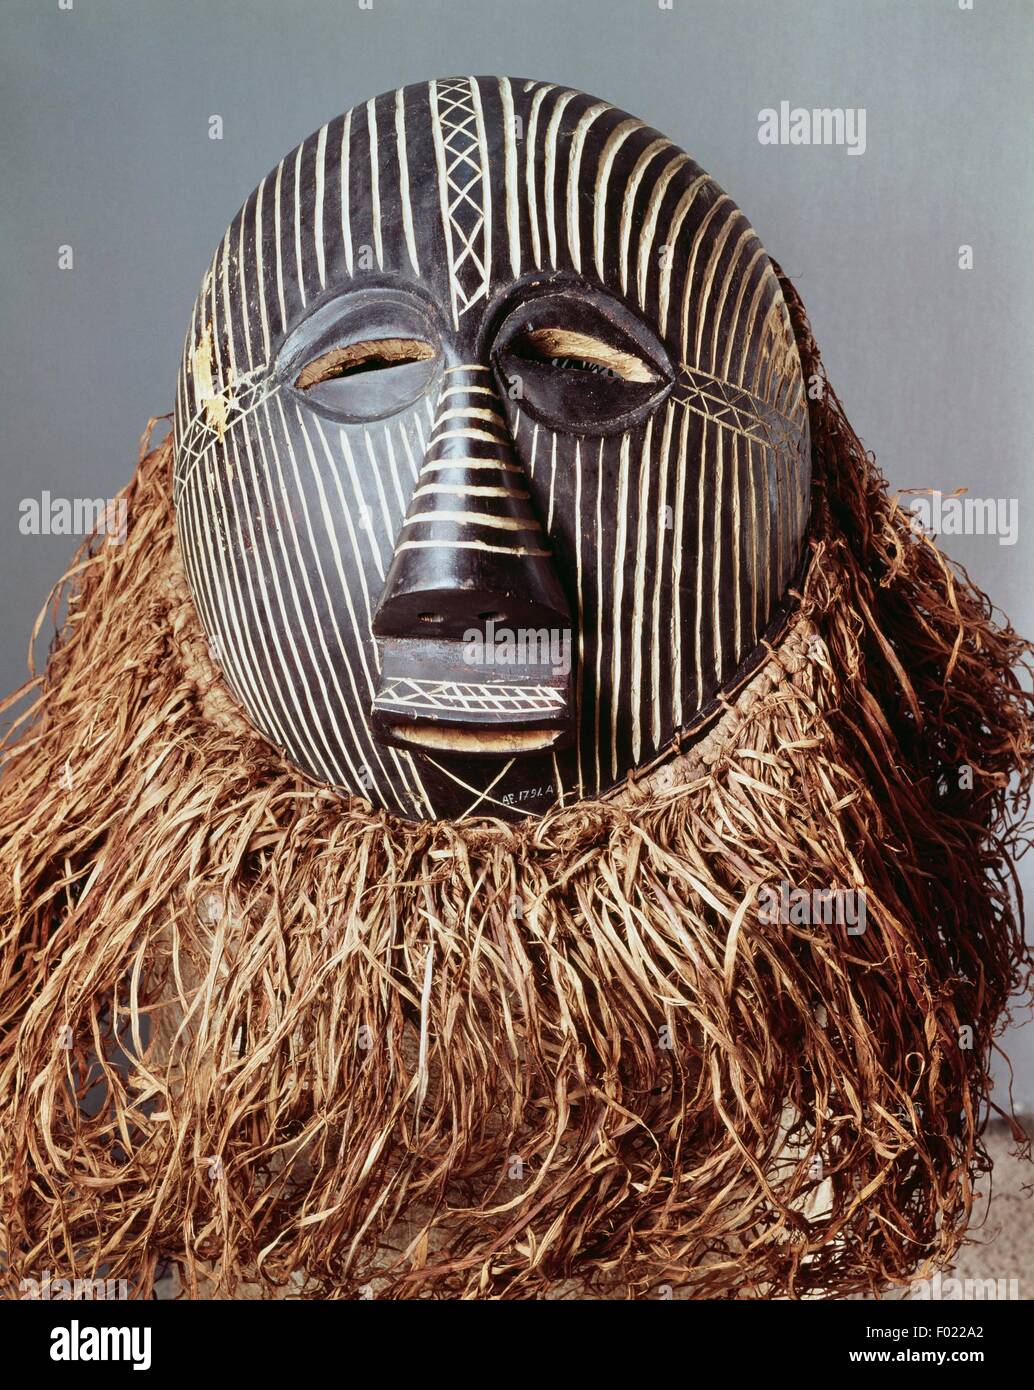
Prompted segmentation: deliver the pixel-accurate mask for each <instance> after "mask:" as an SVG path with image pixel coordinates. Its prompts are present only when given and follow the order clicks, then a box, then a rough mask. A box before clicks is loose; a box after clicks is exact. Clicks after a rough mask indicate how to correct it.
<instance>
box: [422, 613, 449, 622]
mask: <svg viewBox="0 0 1034 1390" xmlns="http://www.w3.org/2000/svg"><path fill="white" fill-rule="evenodd" d="M417 617H418V618H419V619H420V621H421V622H422V623H444V622H445V619H444V618H443V617H442V615H441V613H418V614H417Z"/></svg>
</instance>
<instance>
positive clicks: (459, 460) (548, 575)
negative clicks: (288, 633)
mask: <svg viewBox="0 0 1034 1390" xmlns="http://www.w3.org/2000/svg"><path fill="white" fill-rule="evenodd" d="M490 619H491V620H493V621H495V622H496V623H500V622H505V623H507V624H509V625H511V626H520V627H550V628H557V627H567V626H569V624H570V612H569V609H568V605H567V601H566V599H565V597H564V593H563V589H562V588H561V586H560V583H559V580H558V579H557V576H556V572H555V570H554V568H553V563H552V560H551V558H550V550H549V544H548V540H547V537H546V534H545V532H544V530H543V529H542V525H541V523H540V522H539V519H538V517H537V515H536V512H535V507H534V504H533V502H532V499H531V496H530V493H529V490H528V479H527V476H526V475H525V472H524V469H523V467H522V466H521V464H520V462H519V460H518V458H517V455H516V453H515V452H514V448H513V443H512V441H511V438H510V432H509V428H508V426H507V423H506V417H505V415H504V412H503V403H502V400H501V399H500V397H499V394H498V392H497V391H496V389H495V385H494V380H493V377H492V374H491V372H490V371H489V369H488V368H486V367H481V366H463V367H453V368H451V369H449V370H448V371H447V372H446V373H445V376H444V385H443V387H442V392H441V395H440V397H439V401H438V410H437V416H436V418H435V422H434V427H433V429H432V432H431V438H430V440H429V441H428V447H427V453H426V455H425V458H424V463H423V467H422V469H421V471H420V475H419V479H418V482H417V486H416V488H415V490H414V492H413V497H412V500H411V502H410V505H409V510H408V512H407V514H406V519H405V522H404V523H403V526H402V530H401V532H400V534H399V538H398V541H397V543H396V546H395V555H394V558H393V560H392V564H391V568H390V569H389V571H388V575H387V578H386V580H385V584H384V590H383V592H382V595H381V600H380V603H379V604H378V606H377V610H376V612H375V613H374V618H373V630H374V632H375V633H376V634H377V636H378V637H423V638H428V639H438V640H453V641H456V640H462V638H463V635H464V633H465V632H467V631H469V630H470V629H471V627H473V626H476V625H477V624H478V623H482V624H483V623H484V622H486V621H488V620H490Z"/></svg>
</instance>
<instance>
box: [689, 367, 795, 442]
mask: <svg viewBox="0 0 1034 1390" xmlns="http://www.w3.org/2000/svg"><path fill="white" fill-rule="evenodd" d="M671 399H672V402H673V403H674V404H675V405H681V406H684V407H685V408H686V409H687V410H692V411H693V412H694V413H696V414H697V415H702V416H704V417H705V418H706V419H708V420H710V421H711V422H712V423H713V424H716V425H720V426H722V428H724V429H728V430H732V431H733V432H734V433H736V434H739V435H742V436H743V437H744V438H745V439H749V440H753V441H755V442H756V443H758V444H764V445H766V446H767V447H768V448H771V449H776V450H782V449H787V448H792V445H793V441H794V440H795V439H800V437H801V429H802V425H803V421H804V419H805V412H804V409H803V403H802V405H801V409H800V411H799V413H798V414H797V415H796V417H795V418H793V419H791V418H789V417H788V416H786V415H783V414H782V413H781V412H780V411H778V410H776V409H775V408H774V407H773V406H771V405H769V403H768V402H767V401H764V400H762V399H761V398H760V397H758V396H755V395H753V394H752V393H751V392H750V391H747V390H745V389H744V388H743V387H742V386H736V385H734V384H733V383H732V382H730V381H724V380H722V378H721V377H716V376H712V375H711V373H710V372H702V371H700V370H699V369H698V368H696V367H687V366H686V365H685V364H683V366H682V367H681V369H680V371H679V375H678V378H677V380H676V382H675V386H674V389H673V391H672V395H671Z"/></svg>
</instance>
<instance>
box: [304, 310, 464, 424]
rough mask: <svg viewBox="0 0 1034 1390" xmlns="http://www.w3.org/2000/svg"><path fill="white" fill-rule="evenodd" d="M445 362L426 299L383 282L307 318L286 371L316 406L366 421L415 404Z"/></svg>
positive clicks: (342, 416) (310, 402) (325, 411)
mask: <svg viewBox="0 0 1034 1390" xmlns="http://www.w3.org/2000/svg"><path fill="white" fill-rule="evenodd" d="M440 365H441V354H440V351H439V347H438V342H437V337H436V335H435V332H434V328H433V325H432V324H431V323H430V321H429V319H428V316H427V314H426V312H425V311H424V308H423V306H422V305H421V304H419V303H416V302H414V301H413V300H410V299H409V298H407V297H404V296H401V295H397V294H395V293H394V292H392V291H381V290H376V289H375V290H369V291H365V292H362V293H360V294H357V295H350V296H348V297H347V299H346V300H344V301H336V302H335V303H332V304H327V305H324V306H323V308H322V309H320V310H318V311H317V312H316V313H315V314H313V315H312V316H311V317H310V318H308V319H306V320H305V321H304V322H303V323H301V324H299V326H298V327H297V328H296V329H295V330H294V331H293V332H292V333H291V334H290V335H289V337H288V338H287V340H286V342H285V343H284V346H283V348H282V349H281V352H280V359H279V373H280V375H281V378H282V379H284V382H285V385H287V386H290V387H291V388H292V389H293V390H295V391H297V392H298V393H299V394H300V395H301V396H303V397H304V399H305V400H306V402H307V403H308V404H309V405H310V406H312V407H313V408H315V409H317V410H319V411H321V412H323V413H325V414H329V415H335V416H338V417H340V418H342V419H345V420H353V421H360V420H378V419H383V418H384V417H386V416H390V415H396V414H398V413H399V412H400V411H402V410H404V409H405V408H406V407H407V406H409V405H412V404H413V402H414V401H416V400H418V399H419V398H420V397H421V396H423V395H425V394H426V393H427V392H428V391H429V389H430V387H431V385H432V383H433V382H434V379H435V377H436V376H437V374H438V372H439V369H440Z"/></svg>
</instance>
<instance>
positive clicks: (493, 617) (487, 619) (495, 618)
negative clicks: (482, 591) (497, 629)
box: [478, 613, 505, 623]
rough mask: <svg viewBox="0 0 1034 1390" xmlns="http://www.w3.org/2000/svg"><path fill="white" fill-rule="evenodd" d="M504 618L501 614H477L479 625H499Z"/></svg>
mask: <svg viewBox="0 0 1034 1390" xmlns="http://www.w3.org/2000/svg"><path fill="white" fill-rule="evenodd" d="M504 618H505V614H503V613H479V614H478V622H481V623H501V622H503V620H504Z"/></svg>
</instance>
